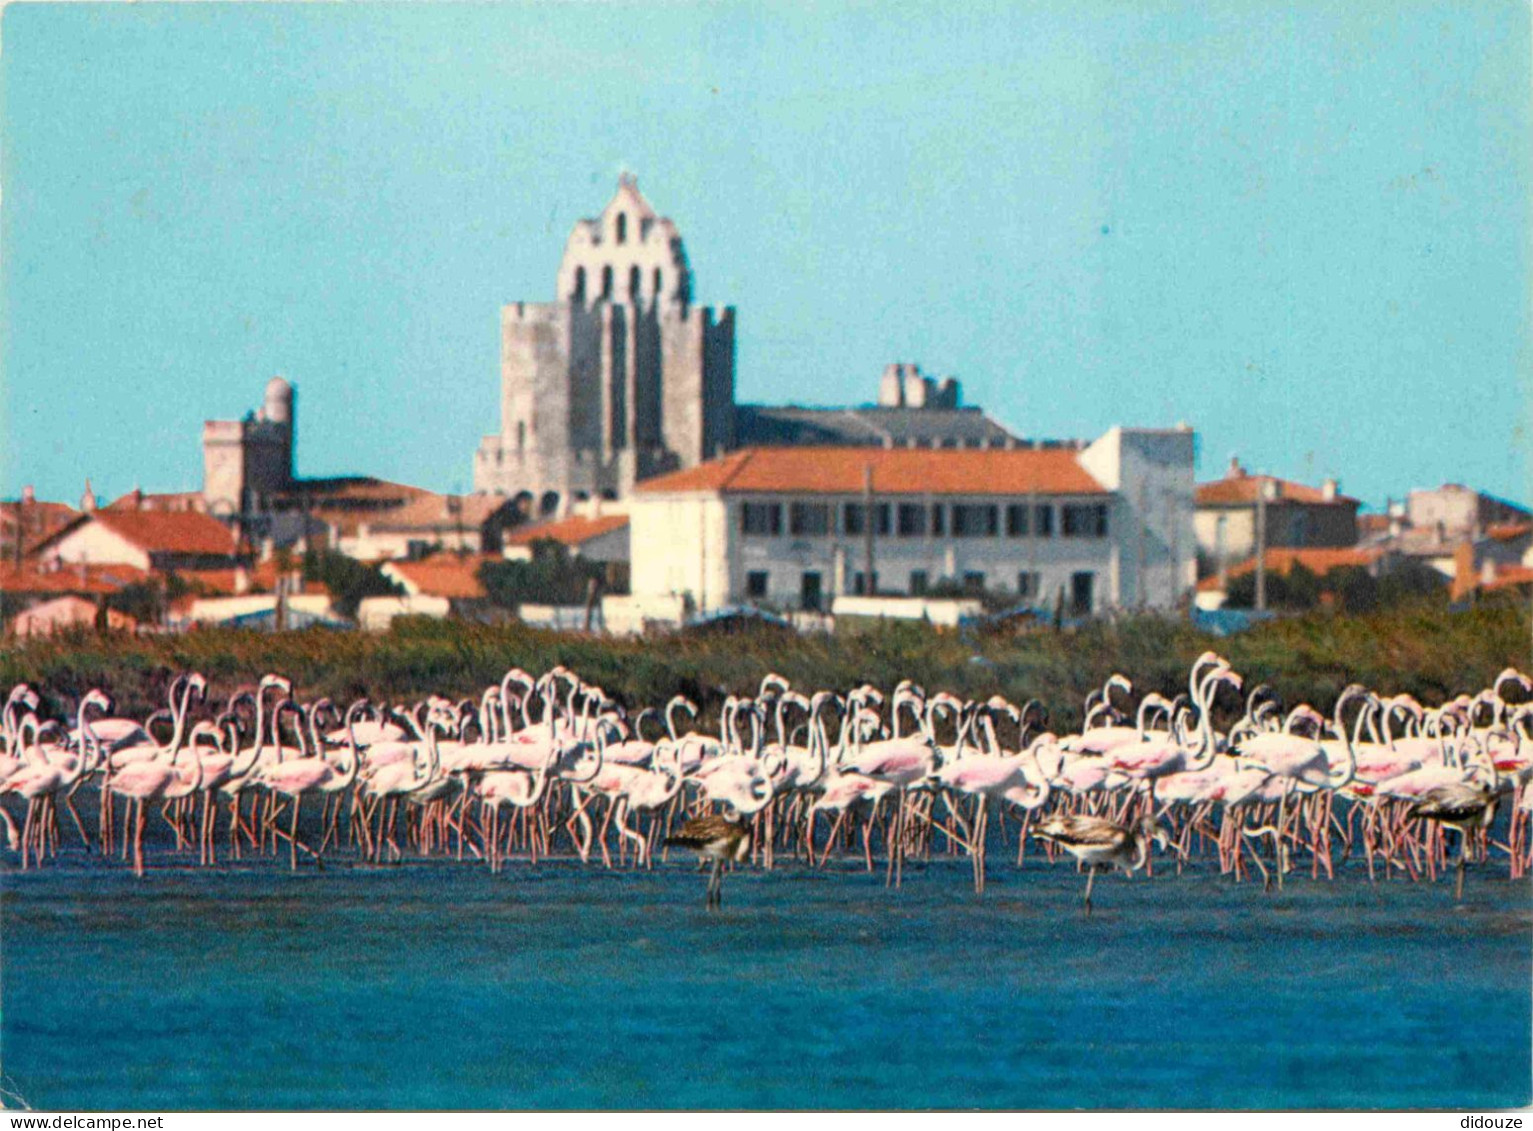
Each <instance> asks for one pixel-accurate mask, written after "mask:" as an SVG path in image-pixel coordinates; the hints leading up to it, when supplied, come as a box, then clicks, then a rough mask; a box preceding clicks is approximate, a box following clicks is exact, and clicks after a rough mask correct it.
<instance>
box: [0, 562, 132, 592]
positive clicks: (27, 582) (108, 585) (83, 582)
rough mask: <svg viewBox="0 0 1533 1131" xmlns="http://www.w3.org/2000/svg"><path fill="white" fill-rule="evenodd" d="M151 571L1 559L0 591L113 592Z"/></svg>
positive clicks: (118, 566)
mask: <svg viewBox="0 0 1533 1131" xmlns="http://www.w3.org/2000/svg"><path fill="white" fill-rule="evenodd" d="M152 576H153V575H152V574H149V573H145V572H144V571H143V570H141V569H135V568H134V567H133V566H128V565H87V566H83V567H82V566H77V565H60V566H58V567H57V568H52V569H39V568H38V567H37V563H35V562H27V563H26V564H25V565H24V566H23V567H22V568H21V569H19V570H18V569H17V568H16V563H15V562H3V563H0V593H116V592H117V591H118V590H119V589H121V588H122V587H123V586H125V585H134V584H137V583H138V582H141V581H147V580H149V578H150V577H152Z"/></svg>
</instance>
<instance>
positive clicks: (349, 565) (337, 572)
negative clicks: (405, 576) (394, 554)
mask: <svg viewBox="0 0 1533 1131" xmlns="http://www.w3.org/2000/svg"><path fill="white" fill-rule="evenodd" d="M303 579H304V580H305V581H318V582H320V583H321V584H323V585H324V586H325V588H326V589H328V590H330V595H331V597H333V598H334V599H335V608H336V611H337V612H339V613H340V614H341V615H342V616H348V617H355V616H356V615H357V606H358V605H360V604H361V603H362V598H364V597H397V596H399V595H401V594H402V593H403V592H404V589H402V588H401V587H400V586H399V585H396V584H395V583H394V582H392V581H390V580H389V579H388V578H386V577H384V576H383V573H382V571H381V570H379V568H378V567H377V566H370V565H364V564H363V563H362V562H359V561H357V560H356V559H355V558H348V557H347V556H346V555H345V554H338V553H336V552H335V551H333V550H314V551H310V552H309V553H307V554H305V555H304V556H303Z"/></svg>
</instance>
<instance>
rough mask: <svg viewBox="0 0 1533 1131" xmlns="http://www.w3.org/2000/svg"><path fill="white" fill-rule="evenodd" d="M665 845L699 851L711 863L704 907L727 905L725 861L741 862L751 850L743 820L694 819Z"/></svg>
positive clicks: (714, 815) (712, 816)
mask: <svg viewBox="0 0 1533 1131" xmlns="http://www.w3.org/2000/svg"><path fill="white" fill-rule="evenodd" d="M665 843H666V844H670V845H678V846H680V847H682V848H693V849H696V850H697V852H698V853H699V855H701V856H702V858H703V859H704V860H707V861H710V862H711V865H712V866H711V867H710V868H709V871H708V895H707V901H706V903H705V904H704V906H706V907H708V908H714V907H722V906H724V862H725V861H726V860H731V861H734V862H736V863H739V862H740V861H742V860H744V859H745V857H746V855H747V854H748V853H749V852H750V850H751V833H750V827H749V826H748V825H747V824H746V823H745V820H744V818H742V817H739V816H732V817H726V816H723V815H722V814H719V813H709V814H708V815H707V816H705V817H693V818H692V819H691V820H690V821H688V822H686V824H684V825H682V826H681V828H680V829H678V830H677V831H676V832H675V833H673V834H672V835H671V836H668V837H666V838H665Z"/></svg>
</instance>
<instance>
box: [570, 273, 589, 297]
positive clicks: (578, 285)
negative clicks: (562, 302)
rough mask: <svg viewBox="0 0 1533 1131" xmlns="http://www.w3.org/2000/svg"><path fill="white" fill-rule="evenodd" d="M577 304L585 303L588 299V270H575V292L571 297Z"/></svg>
mask: <svg viewBox="0 0 1533 1131" xmlns="http://www.w3.org/2000/svg"><path fill="white" fill-rule="evenodd" d="M570 297H571V298H573V299H574V300H575V301H576V302H584V301H585V298H586V269H585V268H584V267H577V268H575V292H574V294H573V295H571V296H570Z"/></svg>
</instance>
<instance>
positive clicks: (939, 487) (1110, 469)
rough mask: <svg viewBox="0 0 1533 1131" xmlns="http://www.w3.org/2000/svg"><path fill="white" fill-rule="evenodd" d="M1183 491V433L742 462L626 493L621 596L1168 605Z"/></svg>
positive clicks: (763, 451)
mask: <svg viewBox="0 0 1533 1131" xmlns="http://www.w3.org/2000/svg"><path fill="white" fill-rule="evenodd" d="M1192 489H1193V433H1192V431H1191V430H1190V429H1186V428H1178V429H1174V430H1165V431H1162V430H1148V429H1124V428H1114V429H1112V430H1111V431H1110V432H1108V433H1107V434H1106V435H1104V436H1103V437H1101V438H1100V439H1099V440H1097V441H1095V442H1094V443H1092V444H1089V445H1055V446H1047V447H1028V446H1018V447H1005V448H985V449H932V448H908V447H907V448H893V447H885V448H869V447H819V448H747V449H744V450H742V451H738V452H734V453H732V454H730V455H727V456H723V457H721V458H718V459H715V460H711V461H709V462H707V463H703V464H699V465H698V466H697V467H693V468H688V469H685V470H682V471H677V472H674V473H672V474H669V475H663V476H660V477H658V478H655V479H651V480H647V481H645V482H643V483H641V484H639V485H638V487H637V488H636V489H635V493H634V497H633V502H632V505H631V508H630V533H631V537H632V546H633V566H632V570H633V572H632V589H633V594H634V597H635V598H636V599H643V598H655V597H663V596H673V597H675V596H680V597H682V598H684V599H685V600H686V601H688V602H689V603H690V605H691V606H692V608H693V609H695V610H698V611H702V610H707V609H712V608H719V607H722V606H726V605H732V604H740V603H759V604H766V605H772V606H776V607H779V608H791V609H829V608H830V606H831V603H832V601H833V600H834V599H835V598H836V597H839V596H842V595H845V594H864V593H869V592H879V593H901V594H909V595H912V596H921V595H924V594H928V593H931V592H933V591H934V590H940V589H941V588H947V587H956V588H957V589H959V590H968V591H970V592H975V593H977V592H981V591H985V590H1000V591H1009V592H1012V593H1015V594H1016V595H1017V597H1018V599H1019V600H1026V601H1031V602H1033V603H1035V604H1039V605H1045V606H1052V605H1053V604H1054V603H1055V602H1056V601H1057V600H1060V599H1061V598H1062V600H1063V602H1064V605H1065V608H1066V610H1067V611H1069V612H1071V613H1074V614H1083V613H1095V612H1101V611H1104V610H1106V609H1108V608H1112V607H1147V608H1167V607H1172V606H1174V605H1175V604H1176V603H1178V602H1179V601H1181V600H1182V599H1183V598H1184V597H1185V596H1186V594H1187V593H1188V592H1189V591H1190V589H1191V587H1192V585H1193V582H1194V580H1195V570H1196V560H1195V555H1194V542H1193V533H1192ZM870 575H871V577H870ZM870 580H871V585H870V584H869V582H870Z"/></svg>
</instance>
